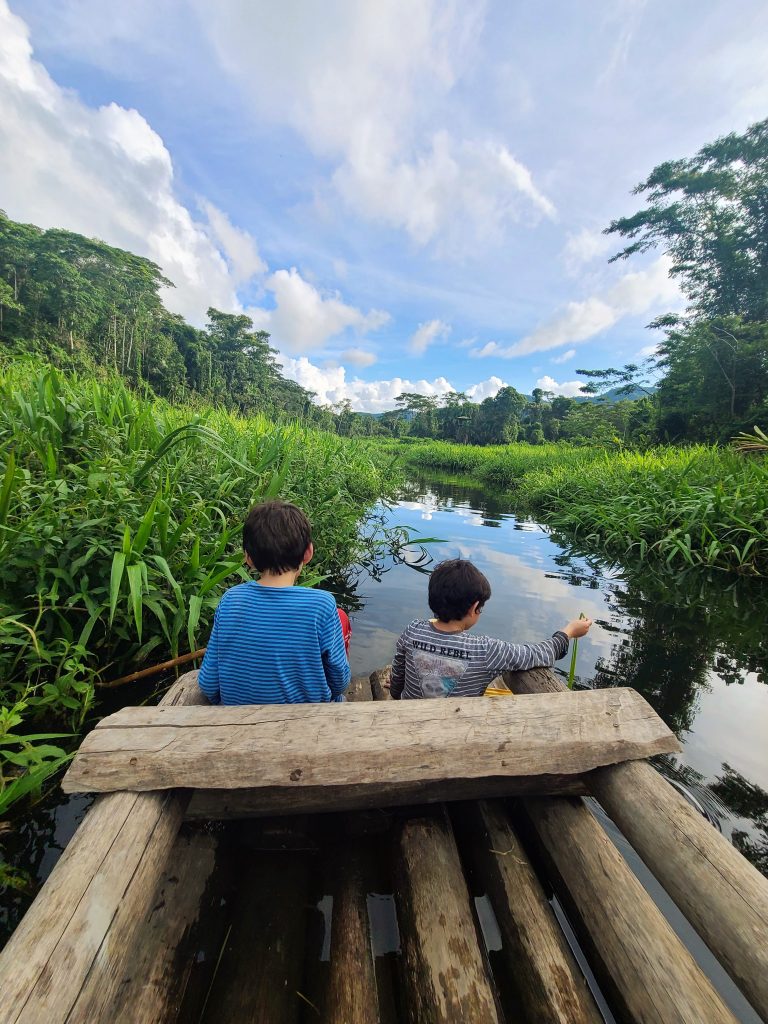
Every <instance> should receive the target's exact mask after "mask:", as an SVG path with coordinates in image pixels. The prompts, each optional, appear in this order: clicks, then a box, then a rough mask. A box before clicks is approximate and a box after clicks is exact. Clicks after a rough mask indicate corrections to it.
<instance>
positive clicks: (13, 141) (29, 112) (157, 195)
mask: <svg viewBox="0 0 768 1024" xmlns="http://www.w3.org/2000/svg"><path fill="white" fill-rule="evenodd" d="M0 109H1V110H2V118H0V195H2V206H3V208H4V209H5V211H6V213H7V214H8V215H9V216H10V217H12V218H14V219H16V220H22V221H29V222H32V223H34V224H37V225H39V226H40V227H43V228H48V227H60V228H65V229H67V230H70V231H77V232H80V233H82V234H85V235H88V236H90V237H98V238H102V239H104V241H106V242H108V243H109V244H110V245H114V246H119V247H121V248H125V249H129V250H130V251H131V252H135V253H138V254H140V255H142V256H146V257H148V258H149V259H151V260H153V261H154V262H155V263H157V264H158V265H159V266H160V267H161V268H162V270H163V273H164V274H165V275H166V276H167V277H168V278H170V280H171V281H173V282H174V284H175V285H176V288H175V289H173V290H170V291H168V292H164V294H163V299H164V301H165V302H166V304H167V305H168V307H169V308H170V309H172V310H174V311H176V312H179V313H182V314H183V315H184V316H186V317H187V318H188V319H190V320H192V321H193V322H196V323H201V322H202V321H203V319H204V317H205V311H206V309H207V308H208V306H216V307H218V308H220V309H224V310H238V309H239V308H240V307H239V303H238V300H237V295H236V292H235V289H236V285H237V277H238V274H242V273H244V272H245V271H246V270H247V269H248V265H249V261H248V259H247V250H246V246H245V243H244V236H242V235H241V234H240V233H238V231H237V229H236V228H233V227H232V225H230V224H229V222H228V221H227V220H226V217H224V215H223V214H220V213H219V212H218V211H215V208H213V207H210V211H211V212H212V219H211V221H210V228H209V227H207V226H206V225H204V224H202V223H199V222H197V221H195V220H193V218H192V217H191V216H190V213H189V211H188V210H187V209H186V208H185V207H184V206H182V204H181V203H180V202H179V201H178V200H177V199H176V197H175V194H174V186H173V165H172V162H171V157H170V154H169V153H168V150H167V149H166V147H165V145H164V144H163V140H162V139H161V138H160V136H159V135H158V134H157V133H156V132H155V131H153V129H152V128H151V127H150V125H149V124H148V123H147V121H146V120H145V119H144V118H143V117H142V116H141V114H139V113H138V112H137V111H136V110H126V109H125V108H123V107H120V106H118V105H117V104H115V103H110V104H108V105H106V106H103V107H99V108H92V107H89V106H87V105H86V104H85V103H83V102H82V101H81V100H80V99H79V98H78V97H77V95H76V94H75V93H74V92H72V91H70V90H65V89H62V88H60V87H59V86H58V85H57V84H56V82H54V81H53V79H52V78H51V77H50V75H49V74H48V72H47V71H46V70H45V68H44V67H43V66H42V65H41V64H40V63H38V62H37V61H36V60H34V59H33V56H32V48H31V46H30V43H29V33H28V31H27V27H26V25H25V24H24V22H23V21H22V20H21V18H19V17H17V16H16V15H14V14H12V13H11V11H10V10H9V8H8V6H7V3H6V2H5V0H0ZM215 221H218V227H219V228H220V229H221V231H222V238H223V248H224V249H225V251H226V252H227V254H228V256H229V258H230V259H231V260H232V266H233V272H230V270H229V268H228V266H227V262H226V259H225V256H224V255H223V253H222V252H221V251H220V250H219V248H218V247H217V245H215V244H214V242H213V241H212V239H211V236H210V231H211V230H215V228H214V222H215ZM228 228H229V230H228ZM224 236H226V237H224ZM220 240H221V239H220ZM253 252H254V253H255V250H253ZM251 255H253V254H251ZM254 265H255V264H254V261H253V259H252V258H251V260H250V266H251V267H253V266H254ZM235 267H237V268H238V269H237V270H235V269H234V268H235Z"/></svg>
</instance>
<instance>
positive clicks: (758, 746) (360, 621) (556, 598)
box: [352, 485, 768, 788]
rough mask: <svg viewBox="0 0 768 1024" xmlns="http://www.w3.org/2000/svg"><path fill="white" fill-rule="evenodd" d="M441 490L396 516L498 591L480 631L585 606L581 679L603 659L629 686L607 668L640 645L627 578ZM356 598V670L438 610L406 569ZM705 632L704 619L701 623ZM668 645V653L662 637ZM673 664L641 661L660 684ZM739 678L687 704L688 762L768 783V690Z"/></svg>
mask: <svg viewBox="0 0 768 1024" xmlns="http://www.w3.org/2000/svg"><path fill="white" fill-rule="evenodd" d="M435 486H437V485H435ZM441 489H442V491H443V494H442V495H441V494H439V493H436V492H435V491H434V490H432V489H430V488H429V487H427V488H426V489H425V491H424V494H423V495H419V496H418V500H416V497H415V496H414V495H409V500H406V501H403V502H401V503H400V504H399V505H398V506H397V507H396V508H394V509H393V510H392V511H391V512H390V514H389V522H390V524H391V525H394V524H396V525H398V526H406V527H409V528H411V529H412V530H414V532H415V536H416V537H417V538H418V535H419V532H421V534H422V535H429V536H436V537H441V538H444V543H441V544H432V545H430V546H429V550H430V553H431V554H432V556H433V557H434V559H435V561H441V560H442V559H444V558H459V557H460V558H469V559H471V560H472V561H473V562H474V563H475V564H476V565H477V566H478V568H479V569H481V570H482V572H484V573H485V575H486V576H487V577H488V579H489V581H490V584H491V588H492V591H493V596H492V598H491V600H490V601H489V602H488V604H487V605H486V607H485V608H484V610H483V615H482V619H481V623H480V627H479V628H480V629H482V631H483V632H485V633H488V634H490V635H492V636H499V637H502V638H504V639H509V640H512V641H516V642H521V643H528V642H535V641H537V640H541V639H543V638H544V637H547V636H549V635H550V634H551V633H552V632H553V631H554V630H555V629H559V628H562V626H564V625H565V623H566V622H567V621H568V620H569V619H571V618H577V617H578V615H579V613H580V612H583V613H584V614H585V615H588V616H589V617H590V618H593V619H595V620H596V622H595V625H594V626H593V627H592V630H591V631H590V633H589V635H588V636H587V637H586V638H584V639H582V640H581V641H580V642H579V651H578V662H577V669H576V671H577V676H578V678H579V679H580V680H581V681H582V682H583V683H586V684H589V683H590V682H593V681H595V679H596V675H597V668H598V667H599V666H598V660H600V665H602V666H603V674H602V676H601V677H600V678H599V679H598V682H600V681H601V680H602V685H605V683H606V679H608V680H610V683H611V684H613V685H627V681H626V680H625V679H622V678H619V677H615V678H611V677H610V671H609V666H610V665H611V664H612V662H611V659H612V657H613V658H614V662H613V663H615V655H616V651H617V650H620V649H621V648H627V647H628V646H630V645H632V644H633V632H632V630H633V628H634V627H635V625H636V623H635V621H634V620H633V619H632V617H630V616H629V615H627V614H624V613H622V611H621V609H620V608H617V603H616V595H617V593H619V594H620V593H621V592H622V588H623V583H622V581H621V578H620V574H619V573H618V572H616V571H613V570H611V569H610V568H608V567H606V568H602V567H599V566H598V567H597V568H595V564H594V562H593V561H592V560H590V561H589V562H588V561H587V560H586V559H580V558H578V557H573V556H571V557H569V558H568V559H567V564H562V563H563V557H562V556H563V549H562V548H561V547H560V546H559V545H558V544H556V543H555V542H554V541H553V540H552V539H551V538H550V537H549V535H548V534H547V532H546V531H545V530H544V529H542V528H541V527H540V526H538V525H537V524H535V523H530V522H520V521H517V520H516V519H515V518H514V517H513V516H511V515H509V514H507V513H505V512H504V511H503V510H502V509H500V508H498V507H494V508H492V509H490V508H489V499H488V498H487V496H486V495H484V494H482V492H479V491H474V492H473V491H468V490H465V489H463V488H459V487H455V488H450V487H447V486H444V485H441ZM451 491H452V492H453V493H450V492H451ZM425 520H426V521H428V524H429V525H428V526H427V525H426V523H425ZM557 559H559V560H560V563H561V564H558V561H557ZM358 596H359V597H360V598H362V600H363V602H364V604H363V608H362V609H361V611H360V612H358V613H357V614H356V615H355V616H354V617H353V628H354V638H353V646H352V668H353V672H355V673H356V674H357V673H368V672H370V671H372V670H373V669H374V668H377V667H380V666H381V665H384V664H386V663H388V662H389V661H391V659H392V653H393V650H394V644H395V641H396V639H397V636H398V634H399V632H400V630H401V629H402V628H403V627H404V626H405V625H406V624H407V623H408V622H409V621H410V620H411V619H414V618H427V617H429V615H430V612H429V608H428V606H427V576H426V575H424V574H423V573H417V572H414V571H412V570H411V569H409V568H408V566H406V565H396V566H394V568H393V569H392V571H390V572H387V573H385V574H384V576H383V578H382V580H381V581H380V582H372V581H370V580H365V581H363V582H362V583H361V586H360V587H359V589H358ZM656 613H657V614H659V610H658V608H657V609H656ZM694 621H695V619H694ZM688 627H689V624H688ZM705 628H707V626H706V625H705V624H704V623H703V622H702V625H701V629H702V630H703V629H705ZM650 632H651V633H652V632H653V629H652V627H651V630H650ZM688 642H690V645H691V647H692V649H694V650H695V648H696V641H695V639H691V638H690V636H688V635H686V637H685V643H688ZM657 646H658V645H657ZM646 647H647V638H646ZM660 647H661V651H662V655H663V643H662V644H661V645H660ZM644 650H645V649H644ZM686 653H687V648H686V647H685V644H683V654H684V655H685V654H686ZM656 654H658V651H657V652H656ZM678 654H679V652H678ZM662 661H663V657H662ZM568 664H569V658H568V657H566V658H565V659H563V660H562V661H561V662H560V663H559V667H560V669H561V670H562V671H563V672H567V669H568ZM675 664H677V663H676V662H672V661H670V662H669V664H667V665H664V664H662V663H657V664H654V663H648V664H646V665H644V666H641V676H640V677H641V678H645V677H647V678H648V679H650V680H653V678H654V675H655V674H656V673H657V672H663V671H666V672H667V673H668V674H669V673H670V672H672V673H674V665H675ZM643 673H644V675H643ZM740 678H741V679H742V682H740V683H738V684H731V685H726V683H725V682H724V681H723V679H722V678H721V677H720V676H719V675H718V674H717V673H716V672H715V671H714V670H713V669H712V668H711V667H708V668H707V670H706V671H705V672H704V673H703V674H702V677H701V680H700V684H699V685H698V688H697V689H696V692H695V694H694V696H693V697H692V698H690V700H689V704H688V705H687V707H688V719H687V723H688V724H689V725H690V729H689V730H688V731H684V734H683V735H682V736H681V738H682V739H683V741H684V743H685V751H684V754H683V755H682V759H681V760H682V763H683V764H685V765H688V766H690V767H691V768H693V769H694V770H695V771H697V772H699V773H700V774H701V775H703V776H704V778H705V780H706V781H707V782H711V781H714V779H715V777H716V776H717V775H718V774H720V773H721V768H722V764H723V763H724V762H727V763H728V764H729V765H731V767H732V768H734V769H735V770H736V771H737V772H740V773H741V774H743V775H744V776H745V777H746V779H748V780H749V781H750V782H751V783H754V784H757V785H759V786H761V787H763V788H768V744H766V738H767V737H768V686H766V685H765V684H764V683H761V682H759V681H758V679H757V677H756V675H755V673H753V672H747V671H746V669H744V670H743V671H742V672H741V676H740ZM651 690H652V686H651ZM649 699H652V698H649ZM659 710H661V711H662V712H663V710H664V709H663V708H662V707H660V708H659ZM673 724H674V723H673Z"/></svg>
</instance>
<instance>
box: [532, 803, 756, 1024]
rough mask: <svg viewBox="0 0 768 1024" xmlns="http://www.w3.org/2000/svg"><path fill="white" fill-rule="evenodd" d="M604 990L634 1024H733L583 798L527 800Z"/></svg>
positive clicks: (562, 896)
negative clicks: (704, 1023)
mask: <svg viewBox="0 0 768 1024" xmlns="http://www.w3.org/2000/svg"><path fill="white" fill-rule="evenodd" d="M525 810H526V814H527V815H528V816H529V818H530V819H531V822H532V823H533V826H534V828H535V830H536V834H537V836H538V837H539V839H540V841H541V843H542V844H543V847H544V849H545V851H546V853H547V855H548V858H549V860H550V862H551V865H552V866H553V868H554V871H555V875H556V877H557V879H558V880H559V882H560V885H559V892H560V895H561V898H563V901H564V903H565V905H566V908H567V909H568V910H569V914H570V916H571V917H572V919H573V920H574V922H576V923H578V924H579V925H580V928H579V936H580V939H581V941H582V943H583V944H584V945H585V947H586V949H587V952H588V953H589V954H590V963H591V965H592V967H593V969H594V970H595V973H596V975H597V976H598V979H599V981H600V984H601V986H602V989H603V991H604V992H605V993H606V994H607V995H608V996H609V998H610V999H611V1001H612V1003H613V1005H614V1007H616V1008H617V1009H618V1010H619V1013H620V1014H621V1015H622V1016H623V1017H626V1018H628V1019H629V1020H631V1021H634V1022H636V1024H703V1022H704V1021H706V1022H707V1024H734V1022H735V1020H736V1018H735V1017H734V1016H733V1014H732V1013H731V1012H730V1010H728V1008H727V1007H726V1006H725V1004H724V1003H723V1001H722V1000H721V999H720V996H719V995H718V994H717V992H716V991H715V989H714V988H713V986H712V984H711V983H710V981H709V979H708V978H707V977H706V976H705V975H704V973H703V972H702V971H701V970H700V969H699V967H698V965H697V964H696V962H695V961H694V959H693V957H692V956H691V954H690V953H689V952H688V950H687V949H686V948H685V946H683V944H682V942H681V941H680V939H679V938H678V937H677V935H676V934H675V932H674V931H673V930H672V928H671V926H670V925H669V923H668V922H667V920H666V918H665V917H664V915H663V914H662V913H661V911H660V910H659V908H658V907H657V906H656V904H655V903H654V902H653V900H652V899H651V897H650V896H649V895H648V893H647V892H646V891H645V889H644V888H643V887H642V885H641V884H640V882H639V881H638V880H637V878H636V876H635V875H634V873H633V872H632V870H631V869H630V868H629V866H628V865H627V863H626V861H625V860H624V858H623V857H622V856H621V854H620V853H619V852H618V850H617V849H616V847H615V846H614V845H613V843H612V842H611V840H610V839H609V838H608V836H607V835H606V833H605V831H604V829H603V828H602V826H601V825H600V824H599V822H598V821H597V820H596V819H595V817H594V815H593V814H592V812H591V811H590V810H589V809H588V808H587V807H586V806H585V805H584V803H583V802H582V801H581V800H568V799H564V798H562V797H553V798H551V799H548V800H538V799H529V800H526V801H525Z"/></svg>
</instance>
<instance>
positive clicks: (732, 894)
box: [505, 669, 768, 1020]
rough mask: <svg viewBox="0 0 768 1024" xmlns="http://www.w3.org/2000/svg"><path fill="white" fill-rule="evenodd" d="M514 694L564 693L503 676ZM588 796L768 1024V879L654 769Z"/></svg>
mask: <svg viewBox="0 0 768 1024" xmlns="http://www.w3.org/2000/svg"><path fill="white" fill-rule="evenodd" d="M505 678H506V681H507V682H508V683H509V684H510V686H511V688H512V689H513V690H515V691H516V692H521V693H541V692H545V691H546V692H555V691H557V690H560V689H563V684H562V683H561V682H560V681H559V680H558V679H557V678H556V677H555V676H554V674H553V673H552V672H550V671H549V670H547V669H539V670H536V671H535V672H520V673H507V674H506V676H505ZM588 782H589V785H590V786H591V788H592V791H593V793H594V795H595V797H597V799H598V800H599V801H600V803H601V804H602V805H603V807H604V808H605V811H606V813H607V814H608V815H609V816H610V817H611V818H612V819H613V821H615V823H616V824H617V826H618V827H619V828H620V829H621V831H622V832H623V833H624V835H625V836H626V837H627V839H628V840H629V842H630V843H631V844H632V846H633V847H634V848H635V850H637V852H638V854H639V855H640V857H641V858H642V859H643V860H644V861H645V863H646V865H647V866H648V868H649V869H650V871H651V872H652V873H653V874H654V875H655V876H656V878H658V880H659V881H660V882H661V884H662V885H663V886H664V888H665V889H666V891H667V892H668V893H669V895H670V897H671V898H672V899H673V900H674V902H675V903H676V904H677V906H678V907H679V908H680V910H681V911H682V912H683V914H685V916H686V917H687V918H688V920H689V921H690V922H691V924H692V925H693V926H694V928H696V930H697V931H698V933H699V935H700V936H701V938H702V939H703V940H704V942H706V944H707V945H708V946H709V948H710V949H711V950H712V952H713V953H714V955H715V957H716V958H717V959H718V960H719V961H720V963H721V964H722V965H723V967H724V968H725V969H726V970H727V971H728V973H729V974H730V976H731V977H732V978H733V980H734V981H735V982H736V984H737V985H738V986H739V987H740V988H741V990H742V992H743V993H744V995H745V996H746V998H747V999H748V1000H749V1001H750V1002H751V1004H752V1005H753V1006H754V1008H755V1010H756V1011H757V1012H758V1013H759V1014H760V1015H761V1016H762V1017H764V1018H765V1019H766V1020H768V879H766V878H765V877H764V876H763V875H761V874H760V873H759V872H758V871H757V870H756V869H755V868H754V867H753V866H752V865H751V864H750V863H749V861H747V860H746V858H745V857H743V856H742V855H741V853H739V851H738V850H737V849H736V848H735V847H734V846H732V844H731V843H729V842H728V840H727V839H725V837H724V836H722V835H721V834H720V832H718V831H717V829H715V828H713V827H712V826H711V825H710V823H709V822H708V821H707V820H706V819H705V818H703V817H702V816H701V815H700V814H698V813H697V812H696V811H695V810H694V809H693V808H692V807H691V806H690V804H689V803H688V802H687V801H686V800H685V799H684V798H683V797H682V796H681V795H680V794H679V793H678V792H677V790H675V789H674V788H673V787H672V786H670V784H669V783H668V782H667V781H666V779H664V777H663V776H662V775H660V774H659V772H657V771H656V769H655V768H654V767H653V766H652V765H650V764H648V763H646V762H644V761H639V762H637V764H634V765H629V764H626V765H619V766H615V767H612V768H604V769H600V770H598V771H596V772H594V773H592V774H591V775H590V777H589V780H588Z"/></svg>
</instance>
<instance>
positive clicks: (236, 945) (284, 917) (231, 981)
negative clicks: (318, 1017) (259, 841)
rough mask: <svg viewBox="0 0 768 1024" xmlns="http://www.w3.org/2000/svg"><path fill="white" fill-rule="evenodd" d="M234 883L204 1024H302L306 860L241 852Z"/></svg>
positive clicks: (291, 855) (303, 856)
mask: <svg viewBox="0 0 768 1024" xmlns="http://www.w3.org/2000/svg"><path fill="white" fill-rule="evenodd" d="M235 877H236V878H237V879H238V886H237V892H236V897H235V904H234V908H233V917H232V920H231V925H230V928H229V930H228V932H227V937H226V940H225V943H224V948H223V951H222V956H221V961H220V964H219V967H218V970H217V972H216V976H215V978H214V980H213V984H212V985H211V989H210V991H209V993H208V998H207V1001H206V1006H205V1012H204V1014H203V1015H202V1017H201V1022H202V1024H219V1022H221V1024H246V1022H247V1024H275V1022H276V1021H280V1022H281V1024H298V1021H299V1019H300V1015H301V1013H302V1007H304V1006H306V1003H304V1001H303V1000H302V995H301V994H300V993H301V992H302V986H303V981H302V974H303V965H304V942H305V937H306V931H307V928H306V924H307V921H306V908H307V900H308V878H309V865H308V862H307V854H304V853H295V852H287V853H253V852H251V851H249V850H247V848H244V849H243V850H242V851H241V858H240V861H239V863H238V865H237V867H236V874H235ZM302 994H303V993H302Z"/></svg>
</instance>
